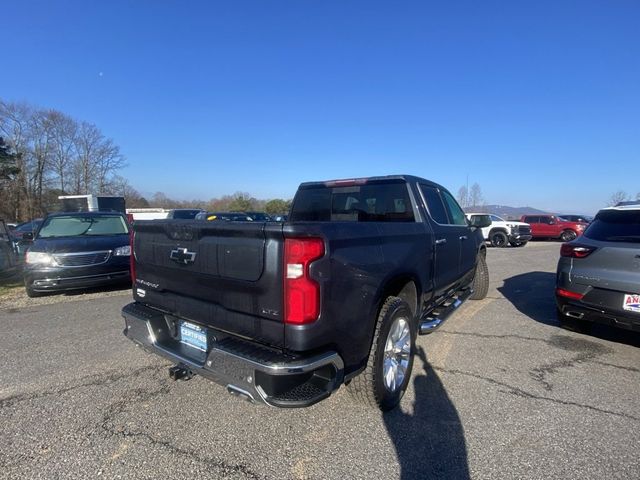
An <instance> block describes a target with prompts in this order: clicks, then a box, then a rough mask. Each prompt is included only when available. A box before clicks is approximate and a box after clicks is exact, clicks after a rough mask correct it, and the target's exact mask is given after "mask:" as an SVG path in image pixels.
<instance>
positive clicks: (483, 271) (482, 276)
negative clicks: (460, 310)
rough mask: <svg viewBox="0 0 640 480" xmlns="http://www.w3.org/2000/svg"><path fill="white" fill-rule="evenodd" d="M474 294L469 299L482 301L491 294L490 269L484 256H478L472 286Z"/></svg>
mask: <svg viewBox="0 0 640 480" xmlns="http://www.w3.org/2000/svg"><path fill="white" fill-rule="evenodd" d="M471 288H473V293H472V294H471V296H470V297H469V298H470V299H471V300H482V299H483V298H484V297H486V296H487V293H489V269H488V268H487V259H486V258H485V256H484V255H483V254H481V253H480V254H478V261H477V262H476V274H475V276H474V277H473V282H472V284H471Z"/></svg>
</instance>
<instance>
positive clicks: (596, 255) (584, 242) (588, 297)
mask: <svg viewBox="0 0 640 480" xmlns="http://www.w3.org/2000/svg"><path fill="white" fill-rule="evenodd" d="M560 254H561V257H560V260H559V262H558V274H557V284H556V302H557V305H558V319H559V320H560V322H561V323H564V324H572V325H573V326H576V327H583V326H585V325H588V322H598V323H606V324H610V325H613V326H616V327H619V328H625V329H629V330H635V331H640V205H635V206H626V207H625V206H622V207H612V208H605V209H603V210H600V212H598V215H596V218H595V220H594V221H593V222H592V223H591V224H590V225H589V227H588V228H587V229H586V230H585V232H584V234H583V235H582V236H581V237H579V238H578V239H576V240H573V241H572V242H569V243H565V244H564V245H562V248H561V252H560Z"/></svg>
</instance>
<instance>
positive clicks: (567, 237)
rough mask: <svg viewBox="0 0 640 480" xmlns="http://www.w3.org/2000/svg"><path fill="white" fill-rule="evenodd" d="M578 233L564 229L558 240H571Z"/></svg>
mask: <svg viewBox="0 0 640 480" xmlns="http://www.w3.org/2000/svg"><path fill="white" fill-rule="evenodd" d="M577 236H578V234H577V233H576V232H574V231H573V230H565V231H564V232H562V233H561V234H560V240H562V241H563V242H570V241H571V240H575V239H576V237H577Z"/></svg>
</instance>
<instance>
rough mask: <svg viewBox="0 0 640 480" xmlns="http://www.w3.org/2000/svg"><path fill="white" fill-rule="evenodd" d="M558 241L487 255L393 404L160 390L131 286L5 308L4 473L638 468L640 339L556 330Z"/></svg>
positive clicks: (157, 365)
mask: <svg viewBox="0 0 640 480" xmlns="http://www.w3.org/2000/svg"><path fill="white" fill-rule="evenodd" d="M559 247H560V245H559V244H558V243H551V242H544V243H542V242H540V243H538V242H535V243H534V242H532V243H530V244H528V245H527V246H525V247H524V248H507V249H490V250H489V253H488V265H489V269H490V276H491V288H490V291H489V296H488V298H487V299H485V300H481V301H468V302H467V303H466V304H465V305H463V306H462V307H461V308H460V310H459V311H458V312H456V314H455V315H454V316H452V317H451V318H450V319H449V320H447V322H446V323H445V324H444V325H443V326H442V328H441V329H440V330H439V331H437V332H435V333H434V334H432V335H429V336H426V337H420V339H419V342H418V344H419V346H420V352H419V358H417V359H416V362H415V364H414V374H413V379H412V385H411V386H410V388H409V390H408V391H407V394H406V395H405V397H404V399H403V401H402V405H401V408H400V409H396V410H395V411H393V412H390V413H387V414H382V413H381V412H379V411H376V410H372V409H370V408H367V407H364V406H361V405H359V404H358V403H355V401H354V400H352V399H351V398H350V396H349V395H348V392H346V391H345V389H344V388H342V389H340V390H339V391H338V392H337V393H336V394H334V395H332V396H331V397H330V398H329V399H328V400H326V401H323V402H321V403H319V404H317V405H315V406H313V407H310V408H307V409H300V410H298V409H295V410H280V409H273V408H268V407H264V406H258V405H253V404H250V403H247V402H244V401H242V400H239V399H237V398H235V397H232V396H230V395H228V394H227V393H226V391H225V389H224V388H222V387H220V386H218V385H215V384H213V383H211V382H209V381H207V380H205V379H202V378H199V377H196V378H194V379H192V380H189V381H179V382H172V381H171V380H170V379H169V377H168V374H167V367H168V366H169V364H168V363H167V362H165V361H164V360H162V359H160V358H157V357H155V356H152V355H149V354H146V353H144V352H143V351H141V350H140V349H138V348H136V347H135V346H134V345H133V343H131V342H130V341H129V340H127V339H126V338H125V337H124V336H123V335H122V328H123V321H122V318H121V317H120V309H121V307H122V306H123V305H124V304H126V303H127V302H129V301H130V297H129V295H128V294H127V292H122V294H115V295H114V294H113V293H112V294H111V295H110V296H106V297H92V298H90V299H74V298H72V299H71V300H70V301H66V302H62V303H55V304H48V305H45V304H41V305H34V306H26V307H23V308H10V309H6V308H5V309H0V368H1V370H0V379H1V380H2V381H1V383H0V431H1V432H2V434H1V435H0V478H15V479H18V478H19V479H23V478H34V479H35V478H47V479H56V478H60V479H68V478H69V479H71V478H82V479H85V478H96V477H104V478H126V479H157V478H163V479H174V478H175V479H181V478H189V477H191V478H203V479H205V478H211V479H217V478H238V479H247V478H248V479H289V478H290V479H306V478H309V479H344V478H349V479H351V478H354V479H356V478H363V479H372V478H387V479H393V478H402V479H426V478H459V479H465V478H478V479H500V478H534V479H537V478H540V479H548V478H562V479H587V478H591V479H603V478H607V479H617V478H620V479H623V478H624V479H628V478H639V477H640V461H639V456H638V446H639V445H640V428H639V427H640V395H639V393H640V388H639V387H640V340H639V339H638V336H637V335H635V334H631V333H628V332H624V331H617V330H613V329H610V328H607V327H597V328H595V329H594V330H593V331H592V332H591V333H590V334H589V335H584V334H580V333H576V332H572V331H568V330H564V329H561V328H560V327H559V325H558V323H557V321H556V319H555V310H554V302H553V287H554V270H555V264H556V261H557V256H558V251H559Z"/></svg>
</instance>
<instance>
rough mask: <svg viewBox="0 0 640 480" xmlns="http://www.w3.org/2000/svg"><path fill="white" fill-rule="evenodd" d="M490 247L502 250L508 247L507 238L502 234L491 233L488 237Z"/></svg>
mask: <svg viewBox="0 0 640 480" xmlns="http://www.w3.org/2000/svg"><path fill="white" fill-rule="evenodd" d="M489 241H490V242H491V245H493V246H494V247H497V248H504V247H506V246H507V245H509V238H508V237H507V234H506V233H504V232H493V233H492V234H491V236H490V237H489Z"/></svg>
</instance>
